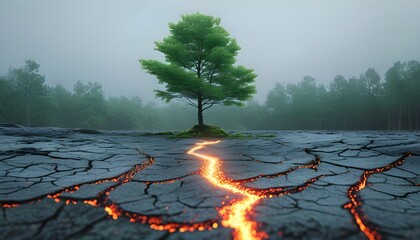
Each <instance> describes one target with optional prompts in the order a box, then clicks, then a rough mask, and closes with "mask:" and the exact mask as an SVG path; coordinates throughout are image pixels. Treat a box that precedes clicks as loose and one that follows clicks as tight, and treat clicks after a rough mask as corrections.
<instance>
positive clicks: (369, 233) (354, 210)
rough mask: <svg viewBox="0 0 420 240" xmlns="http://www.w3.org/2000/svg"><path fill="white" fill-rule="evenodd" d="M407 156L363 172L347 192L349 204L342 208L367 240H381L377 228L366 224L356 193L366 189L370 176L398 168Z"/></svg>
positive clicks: (360, 201)
mask: <svg viewBox="0 0 420 240" xmlns="http://www.w3.org/2000/svg"><path fill="white" fill-rule="evenodd" d="M409 156H411V154H410V153H406V154H404V156H403V157H402V158H400V159H398V160H396V161H394V162H392V163H391V164H389V165H387V166H385V167H380V168H375V169H372V170H366V171H364V172H363V174H362V176H361V177H360V179H359V181H358V182H357V183H356V184H355V185H353V186H351V187H350V188H349V189H348V191H347V195H348V197H349V198H350V202H349V203H346V204H345V205H344V206H343V207H344V208H346V209H349V211H350V213H351V214H352V215H353V217H354V220H355V222H356V224H357V225H358V226H359V229H360V231H362V232H363V233H364V234H365V235H366V237H367V238H368V239H369V240H375V239H376V240H379V239H381V235H380V234H379V233H378V231H377V227H374V226H373V227H372V226H369V225H372V224H369V223H368V221H367V217H366V216H365V215H364V214H363V210H362V200H361V198H360V197H359V196H358V195H357V192H359V191H361V190H363V189H364V188H365V187H366V182H367V180H368V178H369V177H370V176H371V175H372V174H376V173H381V172H385V171H388V170H390V169H391V168H394V167H396V166H400V165H401V164H403V163H404V159H405V158H407V157H409Z"/></svg>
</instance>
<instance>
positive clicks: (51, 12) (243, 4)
mask: <svg viewBox="0 0 420 240" xmlns="http://www.w3.org/2000/svg"><path fill="white" fill-rule="evenodd" d="M194 12H201V13H204V14H208V15H212V16H215V17H220V18H221V19H222V22H221V25H222V26H223V27H224V28H226V30H227V31H228V32H229V33H230V34H231V36H232V37H234V38H236V39H237V42H238V44H239V45H240V46H241V47H242V50H241V51H240V53H239V55H238V58H237V59H238V64H240V65H244V66H246V67H247V68H253V69H254V70H255V72H256V73H257V74H258V77H257V79H256V85H257V91H258V93H257V94H256V96H255V99H256V100H258V101H259V102H263V101H264V100H265V97H266V95H267V93H268V91H269V90H270V89H271V88H273V87H274V85H275V83H276V82H283V83H287V82H291V83H292V82H293V83H295V82H299V81H300V80H301V79H302V78H303V77H304V76H305V75H310V76H313V77H315V79H316V80H317V81H318V82H320V83H328V82H330V81H332V79H333V78H334V76H335V75H337V74H342V75H344V76H345V77H352V76H359V74H360V73H362V72H365V71H366V70H367V68H369V67H373V68H375V69H376V70H377V71H378V72H379V74H380V75H381V78H383V74H384V73H385V71H386V70H387V69H388V68H389V67H390V66H392V64H393V63H394V62H395V61H397V60H400V61H407V60H420V1H418V0H404V1H401V0H393V1H391V0H375V1H369V0H357V1H355V0H352V1H350V0H349V1H343V0H330V1H314V0H311V1H309V0H308V1H299V0H293V1H292V0H290V1H280V0H264V1H257V0H255V1H251V0H248V1H244V0H242V1H240V0H238V1H229V0H130V1H127V0H124V1H107V0H89V1H88V0H72V1H57V0H37V1H33V0H0V75H4V74H5V73H6V72H7V70H8V69H9V67H20V66H21V65H23V64H24V61H25V59H33V60H35V61H36V62H38V63H39V64H40V65H41V67H40V71H41V73H42V74H44V75H45V76H46V82H47V84H48V85H55V84H58V83H60V84H62V85H64V86H65V87H67V88H69V89H72V87H73V85H74V83H75V82H76V81H78V80H80V81H83V82H88V81H93V82H100V83H102V85H103V88H104V90H105V92H106V94H107V95H108V96H115V95H127V96H140V97H141V98H142V99H143V100H145V101H152V100H153V101H157V100H156V99H155V97H154V93H153V89H156V88H159V85H158V84H157V80H156V79H155V78H154V77H153V76H150V75H148V74H147V73H145V72H144V71H143V70H142V69H141V68H140V67H139V62H138V60H139V59H141V58H156V59H163V57H162V55H161V54H160V53H159V52H156V51H154V50H153V49H154V41H160V40H162V38H164V37H165V36H167V35H168V34H169V30H168V23H169V22H177V21H179V20H180V16H181V15H182V14H188V13H194ZM160 88H162V87H161V86H160Z"/></svg>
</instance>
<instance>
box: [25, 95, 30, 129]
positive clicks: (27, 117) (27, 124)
mask: <svg viewBox="0 0 420 240" xmlns="http://www.w3.org/2000/svg"><path fill="white" fill-rule="evenodd" d="M29 98H30V96H29V93H28V96H27V99H26V126H27V127H29V125H30V124H31V117H30V114H31V110H30V99H29Z"/></svg>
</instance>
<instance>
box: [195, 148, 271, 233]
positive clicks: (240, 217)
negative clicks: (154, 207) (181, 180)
mask: <svg viewBox="0 0 420 240" xmlns="http://www.w3.org/2000/svg"><path fill="white" fill-rule="evenodd" d="M219 142H220V141H214V142H202V143H197V144H196V145H195V146H194V147H193V148H192V149H191V150H189V151H188V154H191V155H194V156H196V157H198V158H201V159H204V160H205V165H204V166H203V173H202V174H203V176H204V177H205V178H206V179H207V180H208V181H209V182H210V183H212V184H213V185H215V186H217V187H220V188H223V189H226V190H229V191H231V192H232V193H238V194H240V195H242V196H244V198H243V199H242V200H240V201H237V202H234V203H233V204H232V205H230V206H225V207H223V208H221V209H220V210H219V214H220V215H221V216H222V218H223V220H222V225H223V226H224V227H229V228H233V229H234V236H233V237H234V239H237V240H258V239H265V238H268V235H267V234H266V233H265V232H259V231H258V230H257V223H256V222H255V221H252V220H250V219H249V218H248V216H249V215H250V214H252V207H253V205H254V204H255V203H257V202H258V201H259V200H260V199H262V198H264V196H261V195H259V194H257V193H252V192H251V191H247V190H246V189H244V188H242V187H240V185H238V184H237V183H234V182H233V181H232V180H229V179H226V178H225V177H224V176H223V173H222V171H221V169H220V168H221V167H220V160H219V159H218V158H217V157H214V156H210V155H206V154H201V153H197V151H198V150H201V149H203V148H205V147H206V146H207V145H212V144H217V143H219Z"/></svg>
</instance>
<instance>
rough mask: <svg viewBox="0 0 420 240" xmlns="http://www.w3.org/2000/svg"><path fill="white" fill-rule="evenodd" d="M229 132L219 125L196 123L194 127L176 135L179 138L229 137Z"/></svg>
mask: <svg viewBox="0 0 420 240" xmlns="http://www.w3.org/2000/svg"><path fill="white" fill-rule="evenodd" d="M228 136H229V134H227V133H226V132H225V131H224V130H223V129H222V128H220V127H218V126H210V125H202V126H200V125H195V126H194V127H192V128H190V129H187V130H185V131H184V132H181V133H179V134H177V135H175V137H178V138H190V137H228Z"/></svg>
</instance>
